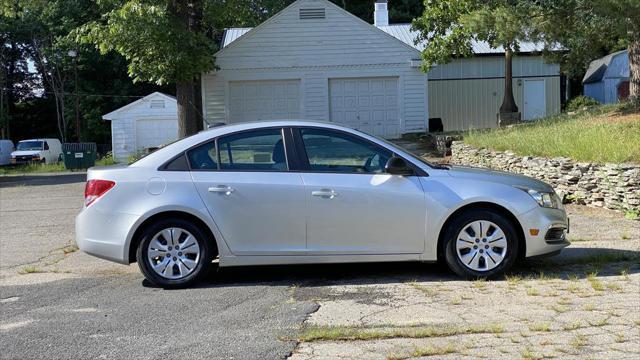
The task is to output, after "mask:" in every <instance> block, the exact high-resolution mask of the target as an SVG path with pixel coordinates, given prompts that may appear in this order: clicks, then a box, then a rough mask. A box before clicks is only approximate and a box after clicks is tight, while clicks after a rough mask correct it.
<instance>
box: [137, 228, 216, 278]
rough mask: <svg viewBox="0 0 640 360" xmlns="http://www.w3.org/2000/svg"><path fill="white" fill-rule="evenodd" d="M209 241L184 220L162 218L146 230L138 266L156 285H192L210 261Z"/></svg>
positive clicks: (211, 247)
mask: <svg viewBox="0 0 640 360" xmlns="http://www.w3.org/2000/svg"><path fill="white" fill-rule="evenodd" d="M211 241H213V240H212V239H209V238H208V236H207V235H206V233H205V232H204V231H202V230H201V229H200V228H199V227H197V226H195V225H193V224H192V223H190V222H188V221H185V220H183V219H164V220H160V221H158V222H156V223H154V224H153V225H151V226H149V227H147V228H146V229H145V230H144V231H143V233H142V235H141V241H140V243H139V245H138V250H137V253H136V257H137V261H138V266H139V267H140V270H141V271H142V273H143V274H144V276H145V277H146V278H147V280H149V281H150V282H152V283H154V284H155V285H158V286H161V287H164V288H178V287H186V286H189V285H192V284H193V283H195V282H196V281H198V280H199V279H200V278H201V277H202V275H204V274H205V273H206V272H207V270H208V269H209V266H210V265H211V261H212V259H213V248H214V247H213V246H211Z"/></svg>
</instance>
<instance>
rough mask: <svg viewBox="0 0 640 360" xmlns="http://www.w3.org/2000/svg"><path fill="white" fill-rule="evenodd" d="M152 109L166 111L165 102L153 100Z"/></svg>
mask: <svg viewBox="0 0 640 360" xmlns="http://www.w3.org/2000/svg"><path fill="white" fill-rule="evenodd" d="M149 107H150V108H152V109H164V101H163V100H151V104H150V106H149Z"/></svg>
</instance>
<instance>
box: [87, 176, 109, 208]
mask: <svg viewBox="0 0 640 360" xmlns="http://www.w3.org/2000/svg"><path fill="white" fill-rule="evenodd" d="M114 186H116V183H115V182H113V181H110V180H96V179H94V180H89V181H87V185H86V186H85V187H84V206H89V205H91V203H93V202H94V201H96V200H98V199H99V198H100V197H101V196H102V195H104V194H105V193H106V192H107V191H109V190H111V188H112V187H114Z"/></svg>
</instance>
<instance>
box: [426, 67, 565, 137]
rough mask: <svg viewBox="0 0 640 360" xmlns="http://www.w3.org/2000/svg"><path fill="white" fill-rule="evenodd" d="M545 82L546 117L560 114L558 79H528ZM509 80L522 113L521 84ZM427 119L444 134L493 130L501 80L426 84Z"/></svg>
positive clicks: (495, 124) (500, 94) (522, 87)
mask: <svg viewBox="0 0 640 360" xmlns="http://www.w3.org/2000/svg"><path fill="white" fill-rule="evenodd" d="M528 79H540V80H544V81H545V98H546V100H545V101H546V108H547V115H552V114H557V113H559V112H560V78H559V77H540V78H528ZM519 80H520V79H513V96H514V98H515V100H516V104H517V105H518V108H519V110H520V111H521V112H522V110H523V95H524V81H522V83H521V84H520V85H519ZM428 94H429V117H430V118H441V119H442V122H443V124H444V130H445V131H456V130H469V129H485V128H494V127H496V126H497V113H498V110H499V108H500V104H502V97H503V94H504V80H503V79H472V80H445V81H429V90H428Z"/></svg>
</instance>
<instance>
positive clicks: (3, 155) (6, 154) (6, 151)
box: [0, 139, 14, 166]
mask: <svg viewBox="0 0 640 360" xmlns="http://www.w3.org/2000/svg"><path fill="white" fill-rule="evenodd" d="M13 150H14V147H13V141H11V140H2V139H0V166H2V165H8V164H11V153H12V152H13Z"/></svg>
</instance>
